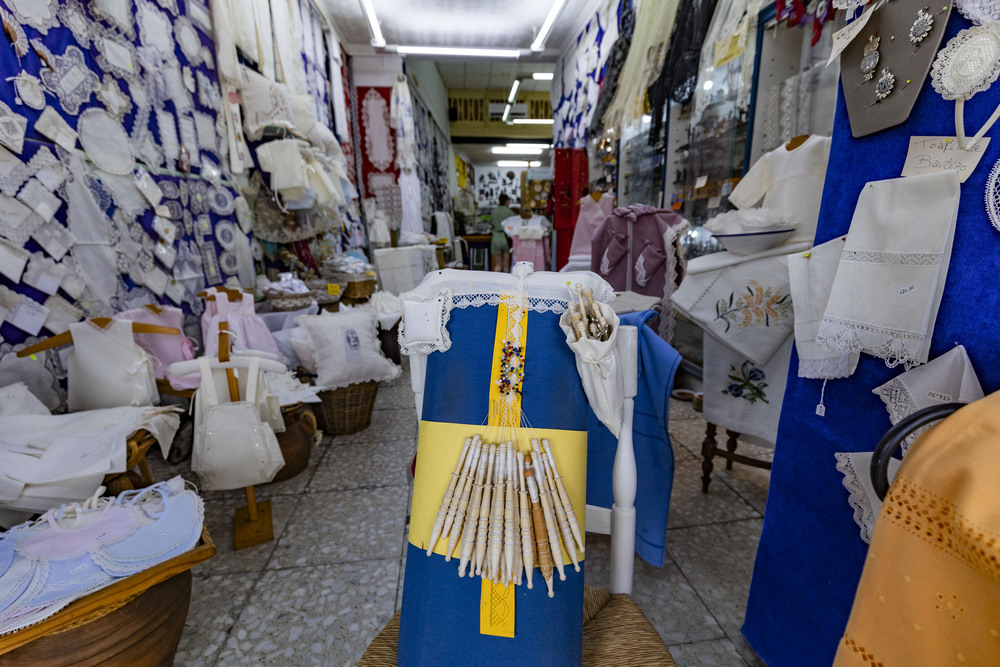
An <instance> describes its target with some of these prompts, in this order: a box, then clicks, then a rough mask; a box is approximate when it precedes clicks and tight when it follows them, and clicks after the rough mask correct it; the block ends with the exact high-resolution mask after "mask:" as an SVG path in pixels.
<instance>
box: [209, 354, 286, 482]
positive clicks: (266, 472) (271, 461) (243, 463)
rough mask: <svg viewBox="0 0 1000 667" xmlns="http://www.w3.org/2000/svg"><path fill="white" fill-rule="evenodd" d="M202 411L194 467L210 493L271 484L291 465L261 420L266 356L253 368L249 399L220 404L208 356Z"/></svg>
mask: <svg viewBox="0 0 1000 667" xmlns="http://www.w3.org/2000/svg"><path fill="white" fill-rule="evenodd" d="M200 363H201V387H200V388H199V391H198V396H197V398H196V404H197V405H196V409H197V410H199V411H200V412H201V415H202V418H201V420H200V421H201V423H200V425H199V427H198V429H197V430H196V431H195V435H194V451H193V452H192V459H191V468H192V470H194V471H195V472H196V473H198V476H199V477H200V478H201V482H202V488H203V489H205V490H209V491H222V490H227V489H238V488H241V487H245V486H253V485H255V484H264V483H266V482H270V481H271V480H272V479H273V478H274V475H275V474H276V473H277V472H278V470H280V469H281V468H282V466H284V465H285V459H284V457H283V456H282V455H281V449H280V447H279V446H278V439H277V438H276V437H275V435H274V429H272V428H271V425H270V424H268V423H267V422H264V421H261V418H260V409H259V407H258V405H257V387H258V384H257V378H258V374H259V372H260V358H259V357H253V358H251V360H250V366H249V368H248V369H247V382H246V387H247V396H246V400H244V401H229V402H225V403H220V402H219V396H218V391H217V389H216V386H215V378H214V376H213V371H212V365H211V362H210V361H209V358H208V357H202V358H201V359H200Z"/></svg>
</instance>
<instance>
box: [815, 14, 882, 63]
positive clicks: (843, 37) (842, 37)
mask: <svg viewBox="0 0 1000 667" xmlns="http://www.w3.org/2000/svg"><path fill="white" fill-rule="evenodd" d="M873 13H874V12H873V11H872V10H871V9H869V10H868V11H867V12H865V13H864V14H862V15H861V16H859V17H858V18H857V19H855V20H854V21H851V22H850V23H848V24H847V25H846V26H844V27H843V28H841V29H840V30H838V31H837V32H835V33H833V50H832V51H831V52H830V59H829V60H827V61H826V66H827V67H829V66H830V63H832V62H833V61H834V59H835V58H836V57H837V56H839V55H840V54H841V52H842V51H843V50H844V49H846V48H847V45H848V44H850V43H851V42H853V41H854V38H855V37H857V36H858V33H860V32H861V31H862V30H864V27H865V26H866V25H868V19H870V18H871V17H872V14H873Z"/></svg>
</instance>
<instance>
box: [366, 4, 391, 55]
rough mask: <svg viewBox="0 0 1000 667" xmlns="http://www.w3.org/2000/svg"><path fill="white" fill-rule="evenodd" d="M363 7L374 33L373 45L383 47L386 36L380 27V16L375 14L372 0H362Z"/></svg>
mask: <svg viewBox="0 0 1000 667" xmlns="http://www.w3.org/2000/svg"><path fill="white" fill-rule="evenodd" d="M361 9H363V10H364V12H365V18H367V19H368V28H369V30H371V33H372V46H374V47H375V48H378V49H380V48H382V47H383V46H385V37H383V36H382V28H380V27H379V24H378V17H377V16H375V7H374V5H372V0H361Z"/></svg>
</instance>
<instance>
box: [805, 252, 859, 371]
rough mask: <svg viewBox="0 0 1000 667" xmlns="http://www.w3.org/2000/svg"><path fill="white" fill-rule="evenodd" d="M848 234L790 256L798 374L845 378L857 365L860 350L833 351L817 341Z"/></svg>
mask: <svg viewBox="0 0 1000 667" xmlns="http://www.w3.org/2000/svg"><path fill="white" fill-rule="evenodd" d="M846 240H847V237H846V236H839V237H837V238H835V239H833V240H831V241H827V242H826V243H823V244H821V245H818V246H816V247H815V248H813V249H811V250H809V251H807V252H804V253H795V254H794V255H789V256H788V281H789V286H790V287H789V289H790V292H791V295H792V301H793V302H794V303H795V349H796V350H798V353H799V377H800V378H812V379H818V380H832V379H834V378H846V377H850V376H851V375H853V374H854V370H855V369H856V368H857V367H858V358H859V357H860V353H859V352H850V353H841V352H830V351H828V350H827V349H826V348H824V347H823V346H822V345H819V344H818V343H817V342H816V333H817V332H818V331H819V324H820V322H822V321H823V312H824V311H825V310H826V304H827V302H828V301H829V299H830V290H831V288H832V287H833V279H834V276H836V275H837V265H838V264H839V263H840V256H841V254H842V253H843V250H844V242H845V241H846Z"/></svg>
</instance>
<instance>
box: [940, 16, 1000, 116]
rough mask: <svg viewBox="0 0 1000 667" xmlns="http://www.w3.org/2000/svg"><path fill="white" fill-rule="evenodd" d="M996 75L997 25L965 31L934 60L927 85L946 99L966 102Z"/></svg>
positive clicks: (999, 65)
mask: <svg viewBox="0 0 1000 667" xmlns="http://www.w3.org/2000/svg"><path fill="white" fill-rule="evenodd" d="M997 76H1000V23H988V24H986V25H979V26H974V27H972V28H967V29H965V30H963V31H961V32H960V33H958V34H957V35H955V36H954V37H953V38H951V40H950V41H949V42H948V44H947V45H945V47H944V48H943V49H941V50H940V51H938V54H937V56H936V57H935V58H934V64H933V65H932V66H931V82H932V83H933V85H934V90H936V91H937V92H938V93H940V94H941V96H942V97H943V98H944V99H946V100H968V99H970V98H971V97H972V96H973V95H975V94H976V93H981V92H983V91H985V90H988V89H989V87H990V86H991V85H993V82H994V81H996V80H997Z"/></svg>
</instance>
